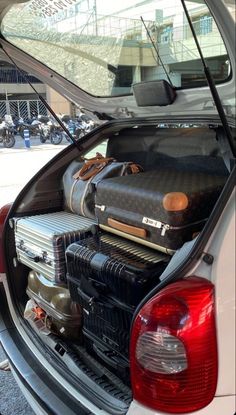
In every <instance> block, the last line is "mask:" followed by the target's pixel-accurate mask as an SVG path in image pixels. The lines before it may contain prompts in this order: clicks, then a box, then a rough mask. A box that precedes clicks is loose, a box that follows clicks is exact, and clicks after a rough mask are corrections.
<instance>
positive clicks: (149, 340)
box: [130, 277, 217, 413]
mask: <svg viewBox="0 0 236 415" xmlns="http://www.w3.org/2000/svg"><path fill="white" fill-rule="evenodd" d="M130 361H131V380H132V389H133V395H134V399H136V400H137V401H139V402H140V403H142V404H143V405H146V406H148V407H150V408H153V409H156V410H160V411H164V412H169V413H187V412H192V411H196V410H198V409H201V408H203V407H205V406H206V405H208V404H209V403H210V402H211V400H212V399H213V397H214V394H215V390H216V383H217V342H216V328H215V312H214V286H213V284H212V283H211V282H209V281H207V280H205V279H203V278H200V277H189V278H186V279H183V280H181V281H178V282H175V283H173V284H171V285H169V286H168V287H166V288H164V289H163V290H162V291H161V292H160V293H158V294H157V295H156V296H155V297H153V298H152V299H151V300H150V301H149V302H148V303H147V304H145V305H144V307H143V308H142V309H141V310H140V312H139V314H138V316H137V317H136V319H135V321H134V324H133V328H132V334H131V345H130Z"/></svg>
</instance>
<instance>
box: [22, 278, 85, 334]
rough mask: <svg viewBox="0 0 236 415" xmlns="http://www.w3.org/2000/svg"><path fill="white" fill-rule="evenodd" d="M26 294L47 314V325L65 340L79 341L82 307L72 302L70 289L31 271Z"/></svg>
mask: <svg viewBox="0 0 236 415" xmlns="http://www.w3.org/2000/svg"><path fill="white" fill-rule="evenodd" d="M26 292H27V294H28V296H29V297H30V298H31V299H33V300H34V301H35V302H36V303H37V305H38V306H39V307H41V308H42V310H44V311H45V313H46V321H45V325H46V326H47V328H48V329H50V331H52V332H53V333H55V334H58V335H60V336H63V337H65V338H70V339H72V338H73V339H77V340H78V339H79V337H80V335H81V330H80V329H81V315H82V311H81V307H80V306H79V305H78V304H76V303H74V302H73V301H72V300H71V297H70V293H69V290H68V288H67V287H66V286H65V285H61V284H60V285H58V284H55V283H53V282H51V281H49V280H48V279H47V278H45V277H44V276H43V275H42V274H40V273H38V272H36V271H30V273H29V276H28V285H27V289H26Z"/></svg>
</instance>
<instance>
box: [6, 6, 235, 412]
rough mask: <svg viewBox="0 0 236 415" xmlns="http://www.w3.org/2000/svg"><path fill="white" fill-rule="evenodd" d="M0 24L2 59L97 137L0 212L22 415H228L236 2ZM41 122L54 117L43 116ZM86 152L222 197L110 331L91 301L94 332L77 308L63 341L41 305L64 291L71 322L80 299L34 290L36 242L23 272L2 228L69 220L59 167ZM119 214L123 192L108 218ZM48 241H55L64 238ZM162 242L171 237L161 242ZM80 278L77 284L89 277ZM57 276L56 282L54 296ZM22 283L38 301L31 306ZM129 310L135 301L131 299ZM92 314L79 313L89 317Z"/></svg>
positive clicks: (82, 142) (116, 9)
mask: <svg viewBox="0 0 236 415" xmlns="http://www.w3.org/2000/svg"><path fill="white" fill-rule="evenodd" d="M0 16H1V39H0V43H1V49H0V54H1V55H0V56H1V59H2V60H8V61H9V62H11V63H12V64H15V65H16V66H17V69H18V70H24V71H25V72H28V73H30V74H33V75H34V76H35V77H37V78H39V79H40V80H41V81H42V82H44V83H45V84H47V85H48V87H51V88H53V89H54V90H56V91H57V92H58V93H60V94H61V95H63V96H64V97H66V98H67V99H68V100H70V101H71V102H73V103H74V104H76V105H77V106H79V107H81V108H83V109H84V110H85V111H86V112H87V113H88V114H89V115H90V117H91V118H92V119H94V120H95V122H96V121H97V125H99V126H98V127H97V128H95V129H94V130H92V131H90V132H89V133H87V134H86V135H85V136H84V137H83V138H81V139H79V140H78V141H74V142H73V143H72V144H70V145H69V146H68V147H67V148H66V149H64V150H63V151H62V152H61V153H60V154H58V155H57V156H56V157H55V158H53V159H52V160H51V161H50V162H49V163H48V164H47V165H46V166H45V167H43V168H42V169H41V170H40V171H39V172H38V173H37V174H36V175H35V176H34V177H33V178H32V179H31V180H30V182H29V183H27V185H26V186H25V187H24V189H23V190H22V191H21V193H20V194H19V195H18V197H17V198H16V200H15V201H14V203H12V204H9V205H7V206H4V207H2V209H1V210H0V242H1V246H0V282H1V284H0V298H1V300H0V341H1V343H2V346H3V348H4V350H5V352H6V355H7V357H8V359H9V363H10V366H11V369H12V373H13V374H14V376H15V378H16V380H17V382H18V384H19V386H20V388H21V390H22V391H23V394H24V395H25V397H26V398H27V399H28V401H29V403H30V405H31V406H32V408H33V410H34V411H35V413H36V414H56V415H66V414H68V415H70V414H71V415H72V414H77V415H89V414H91V415H92V414H94V415H124V414H127V415H161V414H163V413H164V414H166V415H167V414H184V413H188V414H193V413H194V414H196V415H233V413H234V412H235V153H236V140H235V131H236V130H235V128H236V125H235V70H236V68H235V50H236V49H235V1H234V0H217V1H215V0H205V2H204V1H203V0H192V1H185V0H165V1H164V0H145V1H137V0H126V1H120V2H118V3H116V2H111V1H107V0H94V1H92V0H89V1H88V0H78V1H77V0H58V1H56V0H53V1H52V0H29V1H22V0H18V1H17V0H10V1H8V2H6V1H4V0H1V1H0ZM44 103H45V102H44ZM47 109H48V112H49V113H51V114H54V112H53V110H52V109H51V108H50V106H49V105H48V106H47ZM57 111H58V110H57V108H55V112H57ZM54 115H55V114H54ZM57 121H58V119H57ZM59 121H60V120H59ZM59 121H58V122H59ZM104 121H105V122H104ZM62 128H63V126H62ZM71 138H72V139H73V137H71ZM101 144H102V146H101ZM101 148H102V151H103V153H104V154H103V155H104V156H106V157H114V158H115V159H116V160H118V161H119V162H124V161H132V162H134V163H137V164H139V165H141V166H142V168H143V169H144V170H145V171H146V170H147V171H149V170H153V169H154V170H155V171H158V170H161V169H162V168H163V167H165V169H167V172H168V171H171V169H173V168H176V177H177V175H178V173H177V172H178V171H180V170H181V171H184V175H185V176H184V177H188V176H189V177H190V176H191V174H192V173H193V172H194V174H196V175H197V174H206V175H211V177H213V176H217V175H218V176H220V177H223V178H224V185H223V186H222V189H221V191H220V192H219V194H218V196H217V198H216V200H214V203H213V205H212V199H211V196H210V195H208V196H207V197H205V199H204V203H202V204H201V205H197V207H196V206H195V210H194V203H196V202H191V203H192V205H191V207H192V209H193V210H194V212H195V213H194V215H193V218H195V220H196V218H198V217H199V215H200V214H201V210H205V209H206V207H208V208H209V209H208V211H209V214H207V217H206V218H204V219H205V221H204V224H202V226H201V227H200V228H199V229H197V231H196V232H194V234H193V235H192V237H189V235H188V236H187V237H186V238H185V239H184V240H183V242H182V243H181V244H180V246H178V248H176V249H174V250H172V251H171V255H170V252H168V253H166V252H167V250H166V252H165V255H167V256H168V259H167V264H166V267H165V269H164V270H163V269H162V272H161V273H160V275H158V276H157V278H156V280H155V284H153V285H152V286H150V288H149V290H148V291H143V293H142V295H141V299H139V301H138V304H136V305H135V307H133V309H132V310H133V311H132V321H131V320H129V323H127V324H128V326H127V325H126V326H125V329H124V325H125V324H126V323H124V320H123V317H120V318H117V320H116V321H115V323H114V320H115V317H114V319H113V320H112V318H113V316H114V313H115V311H114V303H112V301H113V300H114V299H113V300H112V297H111V299H110V297H109V295H108V294H106V295H107V297H106V299H107V304H113V305H112V306H111V307H110V309H109V313H108V317H106V316H105V314H104V315H103V316H102V317H101V315H99V314H98V313H97V314H96V312H94V308H91V309H89V310H88V309H86V307H85V306H84V307H82V311H81V312H82V313H83V322H82V323H80V322H79V324H81V326H80V330H78V331H76V330H77V329H74V330H75V331H74V332H70V334H68V335H67V334H66V333H67V332H66V329H65V327H64V325H63V322H62V323H61V320H60V318H61V317H60V310H59V305H58V304H57V303H53V305H52V297H50V295H49V297H50V298H48V297H47V299H46V296H47V295H46V294H45V293H48V292H49V288H50V289H51V290H53V292H59V291H58V290H61V287H62V286H63V289H64V290H65V292H66V293H67V298H68V296H69V300H68V301H71V298H70V296H72V299H73V301H75V303H76V304H77V305H76V307H78V306H83V301H82V302H81V303H79V300H78V301H77V302H76V300H75V299H76V298H77V297H76V295H78V293H79V292H81V290H82V288H81V285H80V286H79V287H78V292H77V294H73V292H72V288H71V285H70V284H69V289H68V287H67V285H66V281H64V283H63V284H61V283H58V278H59V277H58V275H57V272H58V271H56V274H55V276H54V277H51V274H50V275H49V276H48V275H46V274H45V273H46V271H45V269H46V268H45V264H46V265H48V266H50V264H51V262H52V260H51V259H50V258H48V257H47V242H46V240H44V239H40V236H39V234H40V232H39V233H38V230H36V231H35V232H36V234H37V236H36V239H37V238H38V239H40V243H41V245H42V247H43V259H40V254H39V253H36V254H32V252H30V249H29V248H27V249H28V250H27V249H26V250H25V254H26V256H27V260H26V259H24V258H23V256H21V255H20V254H19V251H20V250H21V249H22V246H23V245H24V238H27V236H28V233H29V231H22V232H23V233H22V234H21V236H20V237H18V236H17V235H16V228H17V226H16V224H17V223H18V222H19V223H20V221H21V220H22V219H24V218H26V219H27V218H31V217H34V216H35V215H44V214H53V213H55V212H61V211H63V212H64V210H67V211H68V210H70V209H69V208H70V204H68V203H67V202H66V192H67V188H66V186H67V184H66V183H67V182H65V181H64V180H63V177H65V176H63V175H64V173H65V171H67V172H68V168H70V166H71V165H72V163H76V162H81V163H82V162H83V160H84V157H85V158H88V157H91V155H95V153H96V152H97V151H99V150H100V151H101ZM91 152H92V153H91ZM97 157H101V156H100V155H99V156H97ZM139 174H140V175H142V174H145V173H139ZM71 177H72V176H71ZM167 177H168V174H167ZM191 177H192V176H191ZM199 177H200V176H199ZM207 177H208V176H207ZM76 180H78V177H77V178H76ZM186 180H187V179H186ZM199 180H200V179H199ZM104 181H105V180H104ZM68 183H69V182H68ZM192 184H193V183H192ZM157 185H158V183H157ZM182 185H183V183H180V184H179V188H178V192H182V193H181V194H183V190H182ZM68 186H69V184H68ZM73 186H74V185H73ZM68 189H69V188H68ZM86 189H88V186H87V187H86ZM94 189H95V187H94ZM72 190H73V189H72ZM72 190H71V191H70V192H71V193H70V197H71V201H72ZM94 191H95V190H94ZM132 191H133V188H132V187H131V190H130V192H132ZM143 192H144V190H143ZM136 194H137V203H136V201H135V203H134V205H135V206H134V208H133V209H134V210H135V209H136V208H137V209H138V207H137V205H139V204H141V202H140V200H141V198H143V193H142V191H140V192H138V191H137V192H136ZM198 196H199V195H198ZM198 196H197V198H198ZM202 196H206V194H204V192H203V195H200V196H199V197H202ZM129 198H130V193H129V191H127V196H126V197H125V198H124V199H123V202H122V203H123V207H122V208H123V209H126V208H128V207H127V206H128V205H129ZM178 200H179V199H178ZM194 200H195V199H194ZM9 202H11V201H9ZM182 202H183V200H182V199H181V200H180V203H182ZM116 203H117V205H118V203H120V201H119V200H118V199H117V202H116ZM163 203H164V202H163ZM171 203H172V202H171ZM71 206H72V205H71ZM171 206H172V205H171ZM176 206H177V205H175V207H174V208H173V207H171V208H170V210H172V211H174V213H173V214H174V215H175V217H176V218H178V217H179V216H178V214H179V213H178V212H179V210H180V209H183V210H184V209H187V207H186V206H187V205H185V206H184V208H177V207H176ZM114 208H116V206H114ZM139 208H140V209H141V207H139ZM96 209H97V210H99V209H100V213H102V211H104V210H105V209H106V208H105V207H103V205H98V204H97V205H96ZM119 209H120V208H119ZM154 210H155V209H154ZM71 211H73V209H72V207H71ZM154 216H155V213H154V211H153V215H152V216H151V219H150V216H148V215H144V217H143V220H142V222H141V225H142V226H143V228H145V226H146V225H147V226H149V228H147V229H150V232H154V230H155V232H159V231H160V232H161V235H162V236H164V233H165V232H166V230H167V229H169V228H168V226H166V224H164V225H163V223H162V222H160V219H159V218H158V217H156V216H155V217H154ZM129 218H130V223H129V224H128V225H129V226H130V227H128V225H127V227H126V228H125V230H124V227H121V225H119V227H118V228H116V229H115V230H114V228H113V230H112V231H113V233H114V232H115V233H116V235H117V234H118V235H119V237H120V238H122V241H126V242H123V243H124V244H126V245H124V246H128V245H127V244H128V243H131V242H130V239H132V240H133V241H135V242H133V243H136V244H137V246H138V247H142V246H143V245H142V244H143V243H144V236H143V235H146V233H145V232H146V231H144V230H143V228H142V226H141V225H140V226H141V228H142V231H141V233H140V227H139V228H137V229H138V230H137V232H138V233H136V236H135V237H134V236H132V237H131V236H130V234H131V233H132V232H131V230H130V229H131V228H132V226H131V225H130V224H131V223H132V220H133V218H132V214H130V217H129ZM152 218H153V219H152ZM113 219H114V218H113ZM110 223H112V224H113V225H114V223H115V222H114V220H113V222H110ZM99 225H100V222H99ZM108 225H109V224H108ZM144 225H145V226H144ZM63 226H64V227H65V228H67V226H68V229H69V222H67V220H65V221H63ZM114 226H115V225H114ZM116 226H118V225H117V224H116ZM136 227H137V225H136ZM102 228H103V232H107V234H109V232H110V231H111V227H109V226H102ZM49 229H50V231H51V232H53V231H52V228H50V226H49ZM96 229H97V228H96ZM104 229H105V230H104ZM94 232H95V231H94ZM97 232H98V231H97ZM109 235H110V234H109ZM137 235H138V236H137ZM140 235H141V236H140ZM17 238H18V239H17ZM142 238H143V239H142ZM174 238H175V236H174V232H173V233H172V242H173V240H174ZM127 241H128V242H127ZM146 245H147V244H146ZM44 248H45V250H44ZM159 248H160V247H159V246H155V244H154V243H151V244H149V246H148V247H146V248H145V249H149V250H150V251H148V252H149V255H152V258H153V257H155V255H156V256H157V255H160V250H159ZM137 249H139V248H137ZM140 249H141V248H140ZM166 258H167V257H166ZM50 261H51V262H50ZM63 261H64V262H63V264H64V263H65V258H64V259H63ZM67 261H68V257H67ZM96 266H97V267H98V266H99V265H98V264H97V265H96ZM143 266H145V263H144V264H143ZM67 267H69V265H68V262H67ZM83 272H84V275H87V274H88V273H89V271H88V268H85V269H84V271H83ZM37 273H38V274H37ZM69 274H70V271H69V268H68V269H67V274H66V275H67V277H66V278H67V279H68V281H69V280H70V278H69V277H68V275H69ZM32 275H33V277H34V278H36V277H35V275H36V276H38V277H37V278H38V279H39V280H40V281H41V283H42V284H44V287H48V288H46V289H45V291H44V293H40V290H39V291H38V293H37V295H35V296H34V295H33V298H32V297H30V294H29V293H30V289H29V284H30V278H32ZM89 275H90V277H89V283H91V284H95V285H94V286H95V288H97V285H98V282H97V281H95V282H94V276H93V274H89ZM53 278H55V280H53ZM78 278H80V276H79V277H78ZM81 278H82V277H81ZM81 284H82V283H81ZM96 284H97V285H96ZM118 285H119V284H118ZM94 286H93V287H94ZM58 287H59V288H58ZM104 287H105V285H103V288H102V289H104V290H105V288H104ZM102 289H101V290H102ZM112 289H114V287H112ZM126 289H127V290H128V288H125V290H126ZM76 290H77V288H76ZM79 290H80V291H79ZM118 290H119V288H117V289H115V291H114V296H115V297H116V294H117V295H118ZM104 292H105V293H106V291H102V295H103V296H104V295H105V294H104ZM127 292H128V291H127ZM63 295H64V294H61V291H60V295H59V297H60V296H62V297H63ZM81 295H82V294H81ZM99 295H100V294H99ZM130 295H131V298H133V299H134V298H135V296H136V295H137V292H136V290H135V289H134V290H133V291H131V294H130ZM29 297H30V300H31V301H34V303H33V304H34V306H32V302H31V303H29ZM59 297H58V298H59ZM63 298H64V297H63ZM81 298H84V301H86V298H88V297H86V296H84V297H81ZM37 299H38V302H37ZM40 301H41V302H40ZM93 301H94V297H90V302H89V304H90V306H91V307H93V304H92V303H93ZM114 301H117V300H114ZM118 303H119V302H116V304H118ZM122 304H123V305H120V303H119V304H118V305H116V306H117V307H118V308H119V307H123V310H125V311H124V313H125V312H126V309H127V304H126V303H125V302H124V303H122ZM44 305H45V307H44ZM99 306H101V304H100V303H99ZM103 306H104V307H105V306H106V305H103ZM116 306H115V307H116ZM50 307H51V308H50ZM52 309H53V312H52ZM50 310H51V311H50ZM51 312H52V314H53V313H54V314H53V316H54V317H53V318H54V320H53V318H52V315H50V313H51ZM91 313H93V316H94V320H93V323H91V324H93V326H92V328H91V327H90V332H89V333H90V335H89V336H90V337H89V336H88V327H87V326H86V324H88V323H87V320H88V319H89V318H90V316H91V315H92V314H91ZM55 316H59V317H57V318H58V320H57V324H56V323H55V318H56V317H55ZM120 316H121V314H120ZM78 318H79V317H78ZM109 319H111V320H109ZM107 320H109V322H108V321H107ZM49 321H50V324H49V323H48V322H49ZM53 321H54V324H56V325H54V326H53ZM78 321H79V320H77V322H78ZM111 321H113V323H111ZM39 322H40V323H42V325H41V326H39ZM58 322H59V323H60V324H59V323H58ZM96 325H99V330H100V332H99V333H102V334H101V335H100V334H98V328H97V326H96ZM107 326H109V329H107ZM42 327H43V329H42ZM76 327H77V326H76ZM109 330H110V331H109ZM120 330H121V332H122V333H123V334H122V335H120V334H119V333H120ZM107 333H108V334H107ZM109 333H110V334H109ZM99 336H100V337H99ZM119 336H121V337H119ZM122 336H123V337H122ZM98 337H99V338H98ZM88 338H89V341H88ZM121 338H122V339H123V340H121ZM122 342H123V344H122ZM126 342H128V343H127V344H128V349H129V353H127V354H125V352H123V346H124V344H125V343H126ZM91 345H92V346H91ZM123 355H124V356H123ZM124 368H125V369H124Z"/></svg>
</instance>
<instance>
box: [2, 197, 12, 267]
mask: <svg viewBox="0 0 236 415" xmlns="http://www.w3.org/2000/svg"><path fill="white" fill-rule="evenodd" d="M10 208H11V204H8V205H5V206H3V207H2V208H1V209H0V272H5V266H4V258H3V247H2V233H3V226H4V223H5V221H6V217H7V215H8V212H9V210H10Z"/></svg>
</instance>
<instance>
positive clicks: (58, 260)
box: [13, 212, 95, 283]
mask: <svg viewBox="0 0 236 415" xmlns="http://www.w3.org/2000/svg"><path fill="white" fill-rule="evenodd" d="M94 223H95V222H94V221H93V220H91V219H87V218H84V217H81V216H78V215H76V214H73V213H67V212H56V213H48V214H43V215H35V216H28V217H23V218H14V219H13V226H14V229H15V244H16V252H17V259H18V261H19V262H21V263H23V264H25V265H27V266H28V267H29V268H30V269H33V270H35V271H38V272H40V273H41V274H42V275H44V276H45V277H46V278H48V279H49V280H50V281H52V282H57V283H63V282H64V281H65V275H66V262H65V249H66V247H67V246H68V245H70V244H71V243H73V242H74V241H77V240H78V239H79V238H80V237H81V236H82V235H83V233H85V232H86V231H88V230H89V229H90V228H91V227H92V226H93V225H94Z"/></svg>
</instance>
